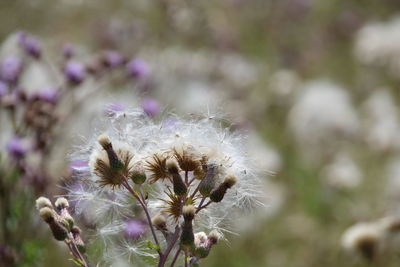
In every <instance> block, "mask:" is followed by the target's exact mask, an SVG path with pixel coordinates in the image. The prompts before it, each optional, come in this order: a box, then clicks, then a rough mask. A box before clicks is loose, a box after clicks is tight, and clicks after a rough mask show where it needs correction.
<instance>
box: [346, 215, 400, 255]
mask: <svg viewBox="0 0 400 267" xmlns="http://www.w3.org/2000/svg"><path fill="white" fill-rule="evenodd" d="M399 230H400V219H399V218H398V217H394V216H388V217H384V218H381V219H379V220H376V221H372V222H360V223H357V224H354V225H353V226H351V227H350V228H348V229H347V230H346V231H345V232H344V234H343V236H342V240H341V244H342V247H343V248H344V249H345V250H346V251H348V252H350V253H354V254H357V255H359V256H362V257H364V258H365V259H367V260H369V261H373V260H375V259H376V258H377V257H379V256H380V255H381V254H382V253H383V252H384V250H385V249H387V248H388V247H389V246H390V244H391V243H390V242H389V241H390V240H389V237H390V236H393V234H397V233H398V232H399Z"/></svg>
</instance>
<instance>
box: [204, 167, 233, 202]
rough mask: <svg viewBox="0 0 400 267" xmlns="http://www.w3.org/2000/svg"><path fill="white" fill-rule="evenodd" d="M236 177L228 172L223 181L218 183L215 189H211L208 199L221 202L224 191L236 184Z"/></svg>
mask: <svg viewBox="0 0 400 267" xmlns="http://www.w3.org/2000/svg"><path fill="white" fill-rule="evenodd" d="M236 181H237V178H236V176H235V175H233V174H228V175H227V176H226V177H225V179H224V182H223V183H222V184H220V185H219V186H218V187H217V188H216V189H214V190H213V191H211V194H210V199H211V200H212V201H214V202H221V201H222V199H223V198H224V196H225V194H226V191H227V190H228V189H229V188H231V187H232V186H233V185H235V184H236Z"/></svg>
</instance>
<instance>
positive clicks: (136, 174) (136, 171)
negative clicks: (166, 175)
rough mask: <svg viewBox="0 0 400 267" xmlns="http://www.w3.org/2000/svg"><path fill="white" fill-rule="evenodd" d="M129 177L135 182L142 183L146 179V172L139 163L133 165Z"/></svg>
mask: <svg viewBox="0 0 400 267" xmlns="http://www.w3.org/2000/svg"><path fill="white" fill-rule="evenodd" d="M131 179H132V181H133V182H134V183H135V184H143V183H144V182H145V181H146V173H145V170H144V167H143V166H142V165H141V164H140V163H137V164H135V165H134V166H133V170H132V174H131Z"/></svg>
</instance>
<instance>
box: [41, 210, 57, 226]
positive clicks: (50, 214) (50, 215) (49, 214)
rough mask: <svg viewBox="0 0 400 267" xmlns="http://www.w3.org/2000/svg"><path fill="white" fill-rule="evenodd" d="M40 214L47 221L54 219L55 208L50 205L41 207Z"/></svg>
mask: <svg viewBox="0 0 400 267" xmlns="http://www.w3.org/2000/svg"><path fill="white" fill-rule="evenodd" d="M39 214H40V217H42V219H43V220H44V221H45V222H47V223H50V222H51V221H54V215H55V214H54V210H52V209H51V208H49V207H44V208H41V209H40V210H39Z"/></svg>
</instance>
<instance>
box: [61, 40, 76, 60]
mask: <svg viewBox="0 0 400 267" xmlns="http://www.w3.org/2000/svg"><path fill="white" fill-rule="evenodd" d="M74 55H75V49H74V46H73V45H72V44H70V43H66V44H64V46H63V56H64V57H65V58H66V59H70V58H71V57H73V56H74Z"/></svg>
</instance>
